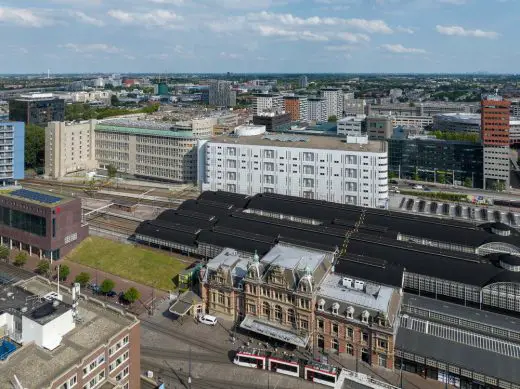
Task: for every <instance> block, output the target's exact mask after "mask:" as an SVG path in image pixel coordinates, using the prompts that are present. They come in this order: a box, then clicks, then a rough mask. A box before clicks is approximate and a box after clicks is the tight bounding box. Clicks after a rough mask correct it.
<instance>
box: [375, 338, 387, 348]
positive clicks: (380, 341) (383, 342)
mask: <svg viewBox="0 0 520 389" xmlns="http://www.w3.org/2000/svg"><path fill="white" fill-rule="evenodd" d="M377 347H380V348H384V349H385V350H386V348H387V347H388V342H387V341H386V340H384V339H378V340H377Z"/></svg>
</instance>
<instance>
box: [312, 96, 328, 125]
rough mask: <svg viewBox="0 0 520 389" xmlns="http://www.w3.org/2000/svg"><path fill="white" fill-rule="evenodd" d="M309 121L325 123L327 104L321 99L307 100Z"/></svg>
mask: <svg viewBox="0 0 520 389" xmlns="http://www.w3.org/2000/svg"><path fill="white" fill-rule="evenodd" d="M308 101H309V120H313V121H315V122H326V121H327V119H328V116H327V102H326V101H325V99H322V98H316V97H313V98H309V99H308Z"/></svg>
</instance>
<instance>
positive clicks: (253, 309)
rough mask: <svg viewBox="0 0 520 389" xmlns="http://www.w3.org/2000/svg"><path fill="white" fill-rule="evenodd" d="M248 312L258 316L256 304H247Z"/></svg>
mask: <svg viewBox="0 0 520 389" xmlns="http://www.w3.org/2000/svg"><path fill="white" fill-rule="evenodd" d="M247 311H248V312H249V313H252V314H253V315H256V305H255V304H247Z"/></svg>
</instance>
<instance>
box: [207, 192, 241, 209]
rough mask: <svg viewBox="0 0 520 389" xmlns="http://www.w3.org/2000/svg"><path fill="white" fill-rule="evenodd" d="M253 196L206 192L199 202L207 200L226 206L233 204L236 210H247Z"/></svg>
mask: <svg viewBox="0 0 520 389" xmlns="http://www.w3.org/2000/svg"><path fill="white" fill-rule="evenodd" d="M250 199H251V196H249V195H243V194H238V193H231V192H224V191H221V190H218V191H209V190H208V191H206V192H202V193H201V194H200V195H199V197H198V198H197V200H207V201H213V202H219V203H224V204H231V205H233V206H235V207H236V208H245V207H246V205H247V203H249V200H250Z"/></svg>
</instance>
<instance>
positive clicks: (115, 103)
mask: <svg viewBox="0 0 520 389" xmlns="http://www.w3.org/2000/svg"><path fill="white" fill-rule="evenodd" d="M110 105H112V106H113V107H117V106H118V105H119V98H118V97H117V95H115V94H114V95H112V96H110Z"/></svg>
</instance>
